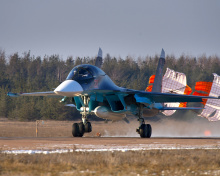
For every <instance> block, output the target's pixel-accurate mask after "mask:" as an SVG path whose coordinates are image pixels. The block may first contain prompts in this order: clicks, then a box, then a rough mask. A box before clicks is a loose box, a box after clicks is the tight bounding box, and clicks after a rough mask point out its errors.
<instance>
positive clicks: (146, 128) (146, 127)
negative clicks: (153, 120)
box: [139, 124, 152, 138]
mask: <svg viewBox="0 0 220 176" xmlns="http://www.w3.org/2000/svg"><path fill="white" fill-rule="evenodd" d="M139 133H140V137H142V138H150V137H151V133H152V128H151V125H150V124H142V125H141V126H140V128H139Z"/></svg>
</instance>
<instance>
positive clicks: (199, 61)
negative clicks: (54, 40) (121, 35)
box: [0, 50, 220, 120]
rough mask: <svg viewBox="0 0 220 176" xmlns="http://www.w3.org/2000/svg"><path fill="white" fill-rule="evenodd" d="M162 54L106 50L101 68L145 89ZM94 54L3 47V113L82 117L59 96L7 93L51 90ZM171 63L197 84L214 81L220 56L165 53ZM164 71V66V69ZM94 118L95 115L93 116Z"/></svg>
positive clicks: (0, 56)
mask: <svg viewBox="0 0 220 176" xmlns="http://www.w3.org/2000/svg"><path fill="white" fill-rule="evenodd" d="M158 59H159V56H158V55H155V56H146V57H139V58H137V59H136V58H132V57H131V56H127V57H126V58H125V59H122V58H120V57H119V58H116V57H112V56H110V54H107V55H106V56H105V57H104V59H103V65H102V69H103V70H104V71H105V72H106V74H107V75H109V76H110V78H111V79H112V80H113V81H114V82H115V84H117V85H118V86H120V87H126V88H130V89H137V90H145V89H146V87H147V86H148V80H149V77H150V76H151V75H153V74H155V72H156V67H157V64H158ZM94 63H95V57H87V58H80V57H77V58H73V57H68V58H67V59H66V60H63V59H62V58H61V57H60V56H59V55H51V56H44V57H43V58H41V57H40V56H37V57H36V56H34V55H31V54H30V51H29V52H25V53H23V54H22V55H19V54H18V53H14V54H11V55H9V56H6V54H5V52H4V51H2V50H0V116H1V117H7V118H10V119H17V120H36V119H54V120H73V119H78V118H80V117H81V116H80V114H79V112H77V110H76V109H74V108H70V107H65V106H64V104H62V103H60V102H59V101H60V99H57V98H48V97H18V98H12V97H8V96H7V92H35V91H36V92H39V91H50V90H53V89H54V88H56V87H57V86H58V85H59V84H60V83H61V82H62V81H64V80H65V79H66V77H67V75H68V73H69V72H70V70H71V69H72V68H73V67H75V66H76V65H79V64H94ZM166 67H169V68H170V69H173V70H175V71H178V72H183V73H185V74H186V76H187V84H188V85H189V86H191V87H192V89H193V87H194V85H195V82H197V81H212V80H213V76H212V73H217V74H218V75H220V58H219V57H218V56H208V57H207V56H206V55H202V56H200V57H198V58H196V57H192V56H187V55H182V56H180V57H178V58H176V57H175V56H172V55H167V56H166V64H165V68H166ZM164 72H165V70H164ZM93 118H94V117H93Z"/></svg>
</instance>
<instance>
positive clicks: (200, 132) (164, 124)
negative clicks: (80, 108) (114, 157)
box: [102, 117, 220, 138]
mask: <svg viewBox="0 0 220 176" xmlns="http://www.w3.org/2000/svg"><path fill="white" fill-rule="evenodd" d="M145 122H146V123H149V124H151V126H152V137H186V138H187V137H193V138H197V137H220V121H219V122H209V121H208V120H207V119H204V118H202V117H196V118H195V117H193V118H192V119H182V120H180V119H176V118H175V117H174V118H171V117H170V118H167V117H161V118H160V119H159V120H157V121H152V120H147V119H145ZM138 126H139V123H138V121H137V120H136V119H132V120H131V121H130V123H129V124H127V123H125V122H123V121H120V122H114V123H109V124H108V128H105V130H104V131H103V133H102V134H103V135H102V137H139V134H137V133H136V128H137V127H138Z"/></svg>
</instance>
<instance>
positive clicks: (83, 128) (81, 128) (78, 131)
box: [72, 96, 92, 137]
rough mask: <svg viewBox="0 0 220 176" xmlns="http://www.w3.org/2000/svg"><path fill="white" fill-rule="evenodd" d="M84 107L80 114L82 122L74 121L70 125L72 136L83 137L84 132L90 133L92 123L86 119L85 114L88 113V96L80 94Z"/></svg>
mask: <svg viewBox="0 0 220 176" xmlns="http://www.w3.org/2000/svg"><path fill="white" fill-rule="evenodd" d="M82 99H83V102H84V105H85V106H84V107H83V111H82V112H81V114H82V122H80V123H74V124H73V126H72V135H73V137H83V135H84V133H90V132H91V131H92V125H91V123H90V122H89V121H88V118H87V116H88V115H89V111H88V104H89V97H87V96H82Z"/></svg>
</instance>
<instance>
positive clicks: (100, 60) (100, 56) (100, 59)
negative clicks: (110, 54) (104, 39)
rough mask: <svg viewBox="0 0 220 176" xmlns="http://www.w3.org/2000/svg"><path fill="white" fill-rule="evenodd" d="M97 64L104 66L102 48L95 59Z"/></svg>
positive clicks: (97, 65)
mask: <svg viewBox="0 0 220 176" xmlns="http://www.w3.org/2000/svg"><path fill="white" fill-rule="evenodd" d="M95 66H96V67H99V68H101V66H102V49H101V48H99V52H98V56H97V58H96V61H95Z"/></svg>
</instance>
